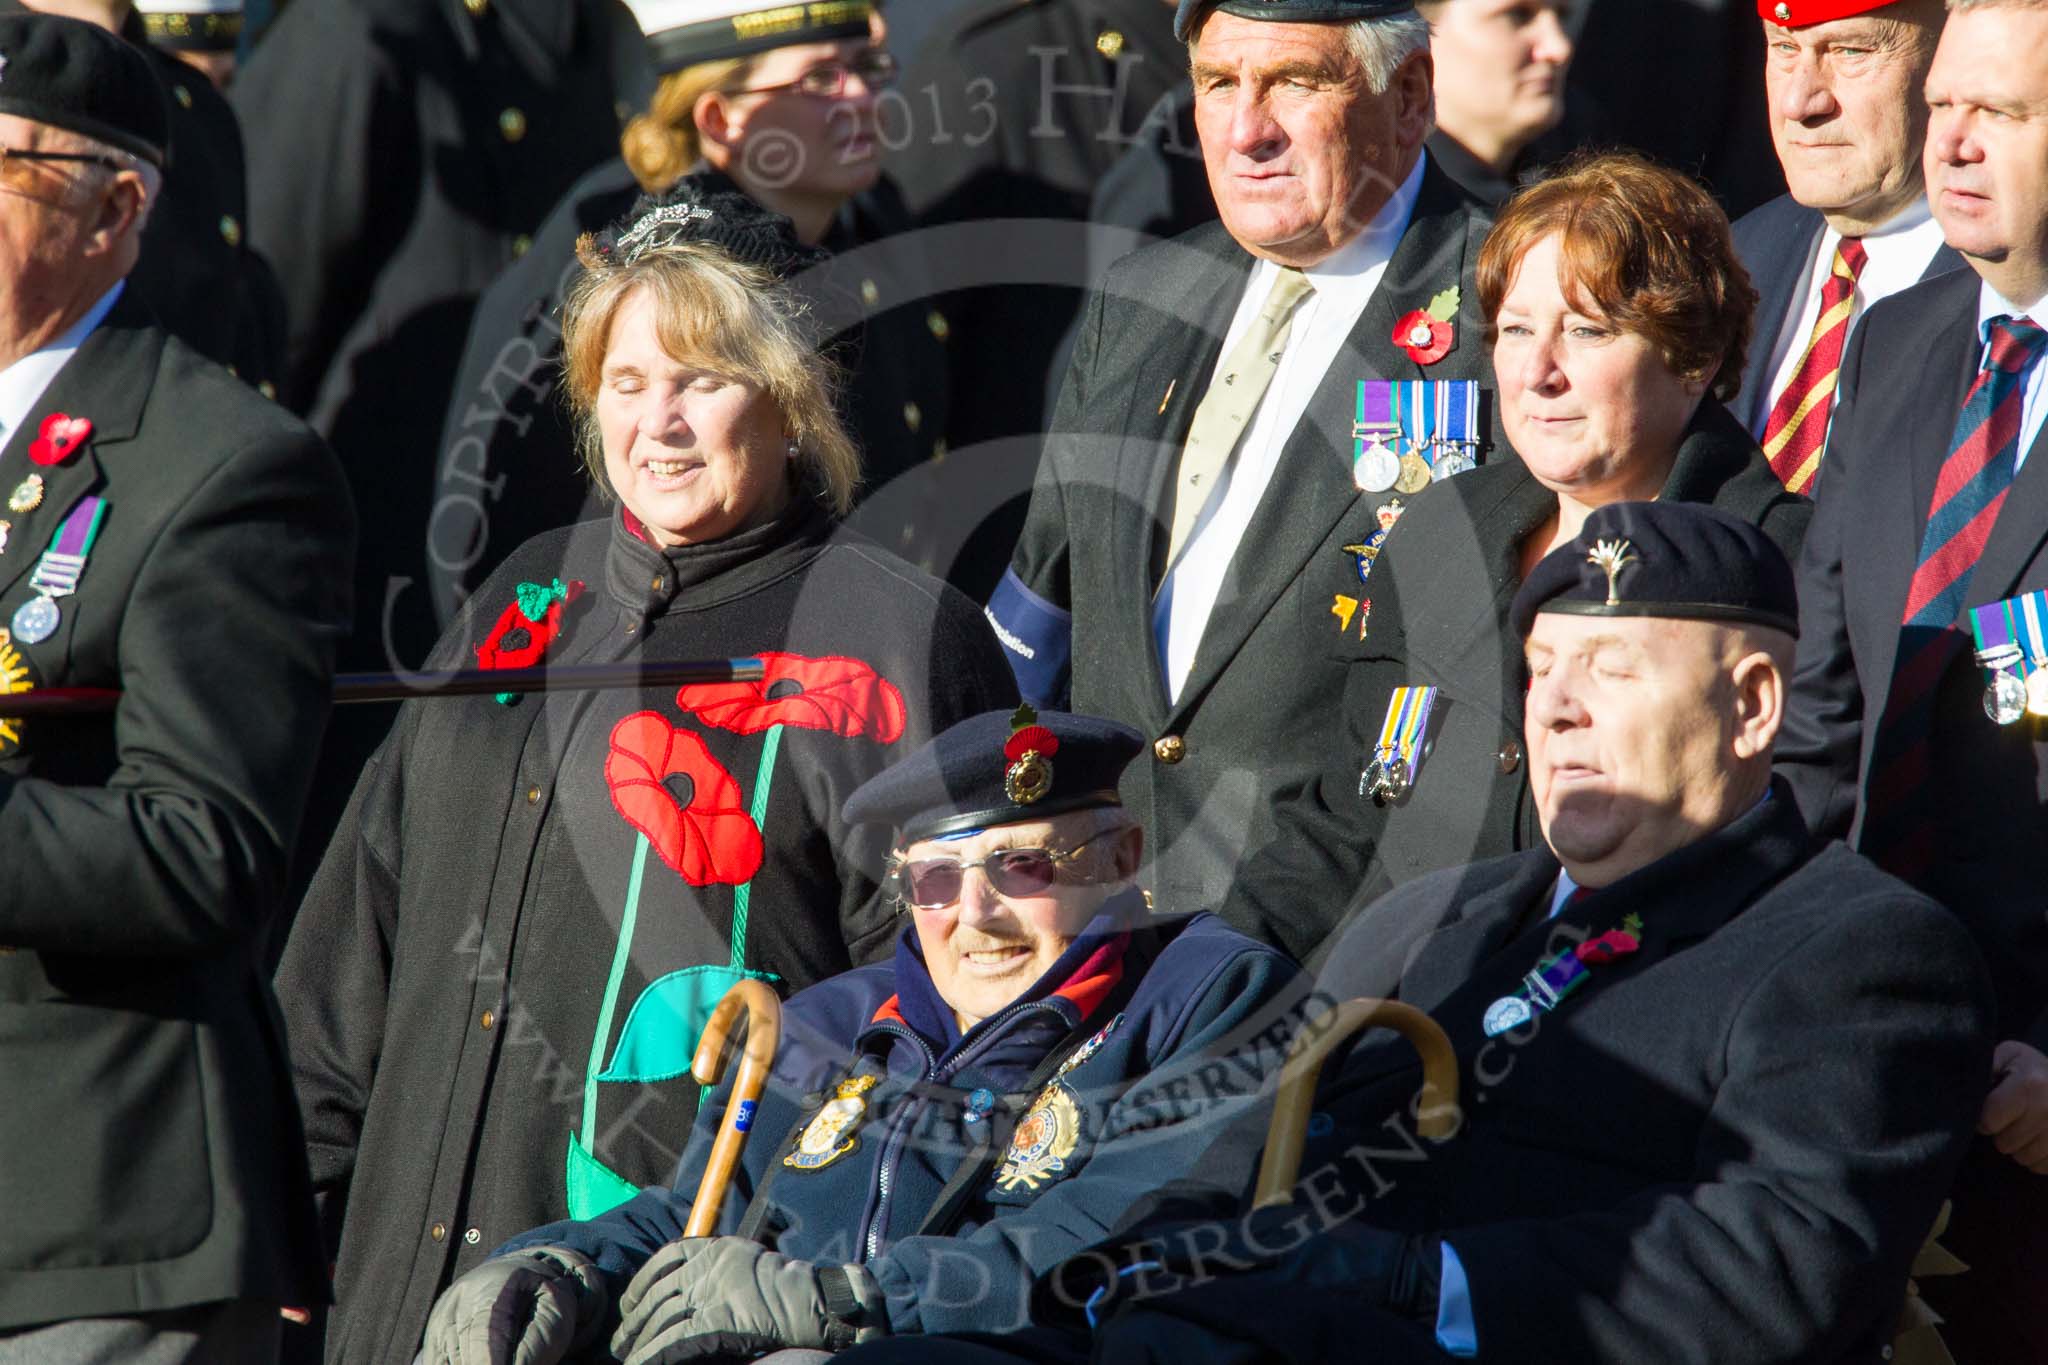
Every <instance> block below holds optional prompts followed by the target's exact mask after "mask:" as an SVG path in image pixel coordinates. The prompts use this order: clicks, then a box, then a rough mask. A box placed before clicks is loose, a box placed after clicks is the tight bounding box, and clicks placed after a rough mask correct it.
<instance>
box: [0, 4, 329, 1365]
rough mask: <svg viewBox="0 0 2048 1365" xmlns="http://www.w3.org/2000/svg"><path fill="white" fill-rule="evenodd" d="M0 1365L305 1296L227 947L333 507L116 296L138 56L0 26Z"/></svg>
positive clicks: (297, 452) (296, 725)
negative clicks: (60, 701) (68, 698)
mask: <svg viewBox="0 0 2048 1365" xmlns="http://www.w3.org/2000/svg"><path fill="white" fill-rule="evenodd" d="M0 61H4V66H0V499H4V504H0V694H5V695H0V711H4V704H5V703H8V702H13V703H16V704H17V705H18V704H20V703H22V702H24V701H28V702H32V701H34V700H35V699H36V698H37V697H38V696H39V695H41V694H43V693H45V692H47V691H49V690H51V689H67V690H68V689H74V688H75V689H85V691H86V692H87V693H88V694H97V695H99V696H101V697H103V698H110V699H111V709H108V710H101V711H95V712H91V713H80V712H72V713H70V714H67V715H62V716H59V715H34V716H24V715H22V714H20V713H19V712H16V713H14V714H0V849H4V850H5V856H4V858H0V1095H4V1096H5V1099H4V1102H0V1211H4V1212H0V1361H7V1362H10V1365H11V1362H15V1361H22V1362H27V1361H34V1362H38V1365H41V1363H42V1362H58V1363H59V1365H63V1363H64V1362H72V1361H87V1360H91V1361H101V1360H121V1361H124V1362H126V1361H140V1362H149V1363H151V1365H155V1363H157V1362H174V1361H187V1360H192V1361H198V1360H207V1361H213V1360H235V1361H262V1360H266V1359H270V1358H273V1357H274V1356H275V1354H276V1352H277V1349H278V1312H277V1310H278V1306H279V1305H280V1304H284V1303H306V1302H310V1301H313V1300H316V1299H317V1298H319V1297H320V1296H321V1295H323V1294H324V1292H325V1287H324V1286H325V1276H324V1274H323V1267H324V1258H323V1257H322V1255H321V1251H320V1246H319V1237H318V1233H317V1229H316V1228H315V1226H314V1216H313V1204H312V1196H311V1190H310V1185H309V1182H308V1179H307V1173H306V1166H305V1158H304V1156H303V1155H302V1144H301V1142H300V1139H299V1137H298V1115H297V1108H296V1105H295V1104H294V1102H293V1098H292V1087H291V1077H290V1075H289V1073H288V1072H287V1071H286V1069H285V1066H284V1043H283V1039H282V1037H281V1036H280V1030H279V1027H278V1023H277V1013H276V1004H275V1001H274V1000H273V999H272V998H271V995H270V989H269V986H268V983H267V981H266V980H265V976H264V973H263V972H262V971H261V970H260V969H259V966H258V958H259V955H260V953H259V945H260V942H261V939H262V935H263V933H264V931H265V929H266V927H267V922H268V921H269V919H270V918H271V916H272V915H274V914H275V913H276V912H277V911H278V910H279V909H280V908H281V901H282V897H283V888H284V871H285V855H286V850H288V849H289V848H290V846H291V842H292V839H293V836H294V834H295V833H296V831H297V826H298V822H299V818H300V810H301V807H302V805H303V803H304V801H305V796H306V787H307V783H308V781H309V779H310V774H311V767H312V765H311V754H310V752H309V745H308V737H309V736H310V735H314V734H317V733H318V731H319V727H320V725H321V722H322V721H323V720H324V719H325V717H326V714H327V708H328V705H329V702H330V699H331V696H332V688H333V677H332V675H333V662H334V645H335V641H336V639H337V637H338V635H339V632H340V631H341V629H342V627H343V625H344V623H345V622H346V620H347V614H348V599H347V580H348V567H349V556H350V554H351V552H352V549H353V544H354V534H355V518H354V514H353V512H352V509H351V507H350V504H349V498H348V489H347V485H346V484H345V483H344V482H343V479H342V476H341V471H340V469H339V468H338V467H337V466H336V464H335V462H334V459H333V457H332V456H331V455H330V454H329V453H328V451H327V450H326V448H325V447H324V446H323V445H322V444H321V443H320V440H319V438H318V437H316V436H315V435H313V433H312V432H311V431H309V430H307V429H306V427H305V426H304V425H302V424H301V423H299V422H298V421H297V420H295V419H293V418H292V417H290V416H289V415H287V414H286V413H284V412H283V411H282V410H281V409H280V408H278V407H277V406H276V405H275V404H273V403H270V402H268V401H267V400H265V399H263V398H261V397H259V396H258V395H257V394H255V393H254V392H253V391H251V390H250V389H249V388H248V387H246V386H245V385H243V384H242V383H240V382H238V381H237V380H236V379H235V378H234V377H233V376H232V375H230V374H229V373H228V372H227V371H226V370H225V369H222V368H220V367H219V366H217V365H215V364H213V363H212V362H210V361H207V360H206V359H204V358H202V357H201V356H200V355H199V354H198V353H197V352H195V351H193V350H191V349H189V348H188V347H187V346H186V345H185V344H184V343H182V342H180V341H178V340H176V339H175V338H173V337H172V336H170V335H168V334H167V333H166V332H165V331H164V330H163V329H162V328H160V327H159V326H158V325H157V324H156V323H155V321H154V320H153V318H152V317H151V315H150V312H149V310H148V308H147V306H146V304H145V302H144V300H143V299H142V298H141V297H139V296H138V294H137V292H136V291H135V290H134V289H133V288H132V287H130V285H129V282H128V281H127V279H126V277H127V276H128V274H129V272H130V271H131V270H132V269H133V267H134V265H135V262H136V258H137V255H138V253H139V251H140V238H141V233H142V223H143V220H144V218H146V217H147V215H148V214H149V212H150V209H151V208H152V206H153V201H154V198H155V195H156V192H157V189H158V187H159V185H160V184H161V177H160V167H161V164H162V161H163V158H164V143H165V133H166V127H167V118H166V111H165V107H164V99H163V93H162V90H161V88H160V87H159V86H158V84H157V82H156V80H155V78H154V76H152V74H151V72H150V68H149V59H148V58H147V57H146V56H145V55H144V54H143V53H142V51H141V50H140V49H138V48H135V47H133V46H130V45H129V44H127V43H125V42H123V41H122V40H121V39H119V38H117V37H115V36H114V35H113V34H111V33H108V32H106V31H105V30H103V29H101V28H98V27H96V26H94V25H92V24H88V23H84V22H81V21H79V20H74V19H64V18H57V17H53V16H48V15H40V14H9V15H0Z"/></svg>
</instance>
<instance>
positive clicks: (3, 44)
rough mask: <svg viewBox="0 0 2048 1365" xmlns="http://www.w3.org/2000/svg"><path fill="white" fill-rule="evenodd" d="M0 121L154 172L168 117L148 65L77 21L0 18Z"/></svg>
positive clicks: (134, 51) (138, 53) (166, 138)
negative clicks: (73, 139) (46, 130)
mask: <svg viewBox="0 0 2048 1365" xmlns="http://www.w3.org/2000/svg"><path fill="white" fill-rule="evenodd" d="M0 114H12V115H14V116H15V117H16V118H22V119H28V120H30V121H31V122H34V123H47V124H49V125H50V126H51V127H53V128H63V129H66V130H68V131H70V132H74V133H79V134H82V135H84V136H86V137H89V138H93V139H95V140H97V141H100V142H104V143H106V144H107V145H108V146H110V147H118V148H119V149H121V150H122V151H124V152H129V153H132V154H133V155H135V156H139V157H141V158H142V159H143V160H145V161H147V162H149V163H150V164H152V165H155V166H161V165H163V164H164V150H165V148H167V147H169V146H170V140H171V112H170V107H169V104H168V103H167V101H166V100H165V98H164V88H163V86H162V85H161V84H159V83H158V81H157V78H156V72H154V71H153V70H151V69H150V64H149V58H148V57H146V56H144V55H143V53H142V50H141V49H140V48H137V47H133V46H131V45H130V44H128V43H127V42H125V41H123V40H122V39H120V38H117V37H115V36H114V35H113V34H111V33H109V32H107V31H106V30H105V29H103V28H101V27H99V26H98V25H97V24H88V23H86V22H85V21H84V20H82V19H64V18H60V17H58V16H57V15H54V14H33V13H27V14H22V13H8V14H0Z"/></svg>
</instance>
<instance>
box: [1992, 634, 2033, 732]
mask: <svg viewBox="0 0 2048 1365" xmlns="http://www.w3.org/2000/svg"><path fill="white" fill-rule="evenodd" d="M2025 657H2026V655H2025V654H2024V653H2023V652H2022V651H2021V649H2020V647H2019V646H2018V645H2012V644H2007V645H2000V646H1999V647H1998V648H1996V649H1984V650H1979V651H1977V662H1978V663H1979V664H1981V665H1982V666H1984V667H1985V668H1989V669H1994V670H1996V672H1995V673H1994V674H1993V676H1992V679H1991V682H1990V684H1989V685H1987V686H1986V687H1985V689H1984V714H1985V715H1987V716H1989V717H1991V719H1993V720H1995V721H1997V722H1998V723H1999V724H2000V725H2013V724H2016V723H2018V721H2019V718H2020V717H2021V716H2036V717H2048V659H2036V660H2034V667H2033V669H2032V671H2031V672H2029V673H2028V674H2027V675H2026V677H2025V678H2024V679H2023V678H2021V677H2020V676H2019V675H2018V674H2016V673H2014V672H2013V671H2012V669H2013V666H2014V665H2016V664H2017V663H2019V662H2020V660H2021V659H2023V658H2025Z"/></svg>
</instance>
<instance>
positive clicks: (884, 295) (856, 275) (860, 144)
mask: <svg viewBox="0 0 2048 1365" xmlns="http://www.w3.org/2000/svg"><path fill="white" fill-rule="evenodd" d="M632 8H633V10H634V12H635V14H636V16H637V17H638V19H639V21H640V24H641V27H642V29H643V31H644V33H645V35H646V38H647V43H648V52H649V55H650V57H651V58H652V60H653V63H654V68H655V71H656V73H657V75H658V80H657V83H656V84H655V86H654V90H653V93H652V95H651V96H650V97H649V99H648V101H647V104H646V105H645V107H644V108H643V109H642V111H641V112H640V113H639V114H638V115H637V116H636V117H634V118H633V119H632V120H631V121H630V122H628V123H627V125H626V130H625V133H624V135H623V136H622V137H621V139H620V149H621V153H622V155H621V157H620V159H619V160H616V161H612V162H609V163H607V164H606V165H603V166H600V167H598V168H597V169H596V170H594V171H591V172H590V173H589V174H588V175H586V176H584V178H583V179H582V180H580V181H578V182H577V184H576V185H575V186H574V187H573V188H572V189H571V190H570V191H569V193H568V194H567V195H566V196H564V198H563V199H562V202H561V203H560V204H558V205H557V206H556V208H555V210H554V212H553V213H551V214H550V215H549V216H548V219H547V221H546V223H544V224H543V225H542V227H541V228H540V230H539V231H538V232H537V233H535V234H534V238H533V242H532V245H531V247H530V248H529V249H528V250H527V251H526V252H525V253H524V254H523V255H522V256H521V257H520V258H519V259H518V260H517V261H515V262H513V263H512V264H511V265H510V266H509V267H508V269H507V270H506V272H505V273H504V274H503V275H501V276H500V277H499V278H498V281H497V282H496V283H495V284H494V285H492V287H491V288H490V290H489V291H488V292H486V293H485V295H484V297H483V299H482V300H481V301H480V302H479V304H478V306H477V311H476V316H475V319H474V321H473V322H472V324H471V328H470V336H469V342H468V346H467V348H466V349H465V351H464V355H463V361H462V366H461V370H460V373H459V375H458V379H457V383H456V387H455V390H454V393H453V395H452V397H451V399H450V403H449V407H448V413H447V417H446V419H445V422H444V426H443V433H442V441H441V446H442V449H443V451H444V452H447V454H446V457H445V458H444V460H443V465H442V470H441V476H440V477H441V479H442V483H443V496H442V497H441V499H440V501H439V504H438V510H437V513H436V518H435V524H434V527H433V531H432V539H433V542H434V547H435V552H434V553H433V554H432V555H430V556H429V560H430V563H431V564H432V566H433V568H434V570H435V573H436V581H435V582H434V583H433V584H432V589H433V593H434V598H435V608H436V610H437V612H438V613H439V614H440V616H441V619H442V620H443V622H444V623H445V622H446V621H447V620H449V619H451V618H452V615H453V613H454V611H455V609H456V608H457V607H458V606H459V605H460V602H461V599H462V597H463V596H464V595H465V594H466V593H467V592H469V591H472V590H473V589H474V588H475V587H476V586H477V585H478V584H479V583H481V582H482V581H483V580H484V579H485V578H486V577H488V576H489V574H490V571H491V570H492V569H493V568H495V567H496V566H497V564H498V562H499V561H500V560H502V559H503V558H504V557H505V555H506V554H508V553H509V552H510V551H511V550H513V549H514V548H516V547H517V546H518V545H520V544H521V543H523V542H524V541H525V540H527V539H528V538H530V537H532V536H534V535H537V534H539V533H540V532H542V531H545V530H550V529H553V528H554V527H557V526H565V525H568V524H569V523H570V522H572V521H574V520H576V519H578V517H579V509H581V511H580V515H581V516H586V517H587V516H590V515H593V514H594V512H595V506H594V503H593V502H592V501H591V498H590V494H591V489H590V488H589V486H588V485H587V484H585V483H584V482H582V481H580V480H578V479H577V478H576V477H575V476H574V475H573V474H572V473H569V472H566V471H567V469H568V467H569V466H573V463H574V462H573V461H570V462H567V465H565V462H564V461H563V460H561V459H560V458H559V457H560V455H561V453H562V452H563V451H565V450H567V449H569V446H570V444H571V440H572V436H571V433H570V430H569V426H568V421H567V417H566V415H565V413H564V411H563V408H562V405H561V404H560V403H559V402H557V401H555V398H554V395H553V393H552V384H553V383H554V381H555V378H556V372H555V369H554V367H553V366H552V364H551V363H550V362H551V361H552V360H553V358H554V356H555V355H556V354H557V353H558V350H559V332H560V320H559V307H560V303H561V297H562V289H563V286H564V281H565V277H566V275H568V274H569V273H571V271H572V267H573V263H574V257H575V249H576V239H577V238H578V237H579V236H580V235H581V234H583V233H585V232H595V231H597V230H599V229H601V228H603V227H604V226H605V225H606V224H607V223H610V222H613V221H615V220H617V219H618V218H620V217H621V216H623V215H624V214H625V213H626V212H627V211H628V210H630V209H631V208H632V206H633V204H634V201H635V200H636V199H637V198H639V197H640V196H641V194H642V193H643V192H644V193H645V194H649V195H654V196H657V197H660V198H666V199H670V200H676V201H696V200H700V199H702V198H704V197H706V196H711V195H719V194H725V193H731V192H737V193H740V194H744V195H746V196H747V197H748V198H749V199H751V200H753V201H754V202H755V203H757V204H759V205H760V206H761V207H763V208H765V209H767V210H769V211H770V212H772V213H777V214H781V215H783V216H784V217H786V218H788V219H789V220H790V221H791V223H792V224H794V227H795V231H796V235H797V237H798V238H799V239H800V240H801V241H803V242H804V243H805V244H806V245H808V246H814V247H818V248H820V249H821V250H823V251H824V252H825V253H827V255H828V257H829V258H830V259H828V260H827V261H826V262H825V263H824V264H822V265H819V266H813V267H809V268H806V269H805V270H804V271H803V272H802V274H801V275H800V276H799V277H798V280H797V284H798V289H799V291H800V292H801V293H802V294H803V295H804V297H805V298H806V299H807V300H808V301H809V303H810V306H811V308H812V310H813V312H814V313H815V315H816V316H817V318H818V320H819V321H820V323H821V324H822V326H821V327H820V329H819V331H820V336H821V341H822V344H824V345H825V346H826V347H827V349H828V350H830V351H831V353H832V354H833V356H834V358H835V359H837V360H838V362H839V363H840V364H841V365H842V366H844V367H845V368H846V369H847V371H848V372H849V373H848V383H847V384H846V385H845V388H844V393H843V398H842V406H843V416H844V417H845V420H846V423H847V426H848V428H849V430H850V431H851V433H852V435H853V437H854V440H855V442H856V444H857V445H859V447H860V449H861V454H862V466H863V471H864V478H863V482H862V485H861V487H860V488H859V490H857V497H858V498H859V499H861V500H862V501H863V502H866V501H867V500H869V499H870V498H875V495H877V494H880V495H882V496H881V497H879V498H875V501H874V505H872V506H866V507H863V508H862V509H861V511H860V513H859V516H858V518H857V520H856V523H855V524H856V525H858V526H859V527H860V529H862V530H863V531H865V532H866V533H867V534H868V535H870V536H871V537H873V538H874V539H875V540H877V541H879V542H881V543H882V544H884V545H886V546H887V547H888V548H889V549H890V550H891V551H893V552H894V553H896V554H899V555H901V556H903V557H904V558H905V559H908V560H910V561H911V562H912V563H914V564H916V565H917V566H918V567H919V568H921V569H924V570H925V571H926V572H929V573H934V574H938V575H939V576H941V577H943V576H945V574H946V572H947V570H948V569H949V568H950V567H951V561H952V557H953V556H952V549H953V547H952V546H951V544H950V542H949V541H948V540H947V539H946V537H947V536H948V534H949V532H951V530H952V527H951V523H950V522H949V521H948V519H946V518H944V517H942V516H940V515H938V514H937V513H936V511H935V510H934V509H931V508H929V507H927V506H926V505H925V503H926V502H927V501H928V499H926V498H924V497H921V496H920V481H919V480H918V479H916V478H915V477H912V478H908V479H903V478H902V477H901V476H903V475H905V474H906V473H909V472H911V471H914V470H916V469H918V468H919V467H920V466H923V465H924V464H925V463H926V462H927V461H930V460H932V459H933V458H935V457H937V456H940V455H943V454H944V450H945V446H944V441H943V434H944V431H945V421H946V393H947V358H946V350H947V339H948V337H949V336H950V334H951V329H950V326H949V324H948V322H947V320H946V318H945V316H944V314H943V313H941V312H939V311H938V310H937V309H935V308H934V307H933V306H932V303H931V296H932V295H933V294H934V293H935V292H936V290H935V289H934V287H933V285H932V283H931V279H930V273H929V269H928V266H927V262H926V260H925V257H924V254H923V251H922V248H921V246H920V244H919V241H918V240H917V239H916V238H915V236H907V237H906V236H903V235H901V234H904V233H905V232H906V230H907V229H908V227H909V215H908V212H907V210H906V209H905V208H904V207H903V202H902V198H901V196H900V195H899V194H898V193H897V192H896V189H895V187H894V185H893V184H892V183H891V182H889V181H888V180H887V179H885V178H884V177H883V175H882V171H881V161H880V154H881V150H882V145H883V142H884V140H885V139H886V138H887V137H889V136H892V135H893V136H896V137H903V136H908V129H909V127H910V118H909V116H908V112H907V109H906V108H905V106H904V105H903V98H904V97H903V96H901V95H899V94H897V93H896V91H895V89H894V85H895V80H896V72H897V67H896V60H895V58H894V57H892V56H891V55H890V53H889V52H888V50H887V47H886V25H885V24H884V22H883V20H882V15H881V9H880V5H879V3H877V0H833V3H830V4H809V5H805V6H802V7H798V8H797V13H798V15H799V16H800V18H799V21H798V22H796V23H794V24H793V25H792V24H790V23H788V22H785V21H784V18H783V16H784V14H785V13H786V12H787V11H789V10H791V8H792V7H791V6H789V5H788V4H787V3H785V2H784V0H634V3H633V5H632ZM765 18H773V19H774V20H775V22H774V23H772V24H768V23H765V22H763V23H760V24H756V23H754V22H752V21H754V20H757V19H765ZM764 29H766V30H768V31H766V32H763V31H762V30H764ZM508 371H510V373H508ZM476 479H481V480H482V481H483V482H484V483H486V484H488V485H489V486H490V487H491V488H492V489H493V490H495V496H493V497H491V498H488V499H479V498H477V497H476V496H475V494H476V489H477V483H476V482H474V481H473V480H476ZM500 479H502V480H503V482H502V483H500V482H498V480H500ZM899 480H900V486H898V487H896V488H894V489H893V490H892V489H891V487H890V486H891V485H892V484H897V483H899Z"/></svg>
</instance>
